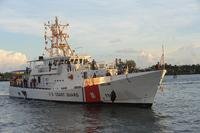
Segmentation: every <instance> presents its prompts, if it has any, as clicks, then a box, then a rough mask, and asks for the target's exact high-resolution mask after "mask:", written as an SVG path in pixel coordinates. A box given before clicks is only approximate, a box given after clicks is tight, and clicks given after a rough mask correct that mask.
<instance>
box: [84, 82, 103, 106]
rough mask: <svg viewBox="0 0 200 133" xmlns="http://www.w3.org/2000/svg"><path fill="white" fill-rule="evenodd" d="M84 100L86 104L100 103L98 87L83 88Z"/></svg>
mask: <svg viewBox="0 0 200 133" xmlns="http://www.w3.org/2000/svg"><path fill="white" fill-rule="evenodd" d="M85 98H86V102H88V103H93V102H100V100H101V99H100V92H99V86H98V85H92V86H86V87H85Z"/></svg>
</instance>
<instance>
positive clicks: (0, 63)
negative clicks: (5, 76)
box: [0, 49, 27, 72]
mask: <svg viewBox="0 0 200 133" xmlns="http://www.w3.org/2000/svg"><path fill="white" fill-rule="evenodd" d="M26 62H27V57H26V55H25V54H23V53H20V52H13V51H6V50H3V49H0V72H5V71H12V70H17V69H24V68H23V66H24V65H25V64H26Z"/></svg>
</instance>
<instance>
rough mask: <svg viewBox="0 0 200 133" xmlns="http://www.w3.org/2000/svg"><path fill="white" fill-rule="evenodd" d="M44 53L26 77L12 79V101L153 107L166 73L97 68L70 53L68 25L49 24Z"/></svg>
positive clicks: (89, 60) (32, 62)
mask: <svg viewBox="0 0 200 133" xmlns="http://www.w3.org/2000/svg"><path fill="white" fill-rule="evenodd" d="M44 26H45V34H44V40H45V52H44V54H43V56H39V58H38V60H32V61H29V63H30V67H29V68H27V69H26V72H25V74H24V75H22V76H20V77H13V79H12V80H11V86H10V89H9V92H10V96H11V97H19V98H26V99H41V100H51V101H66V102H80V103H129V104H141V105H147V106H151V105H152V103H153V100H154V97H155V94H156V92H157V89H158V85H159V84H160V83H161V82H162V79H163V77H164V74H165V72H166V71H165V70H157V71H150V72H137V73H129V74H128V73H125V72H124V73H121V72H120V73H119V70H118V69H117V67H116V66H113V67H108V66H107V65H105V64H97V63H96V61H95V60H94V59H91V57H90V56H88V55H78V54H76V53H75V51H74V50H72V49H71V47H70V45H69V44H68V42H67V40H68V38H69V35H68V34H67V33H66V32H65V30H66V29H67V28H68V26H69V24H64V25H62V24H60V23H59V21H58V18H57V17H56V18H55V22H54V23H51V22H48V23H47V24H45V25H44Z"/></svg>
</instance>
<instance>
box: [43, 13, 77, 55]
mask: <svg viewBox="0 0 200 133" xmlns="http://www.w3.org/2000/svg"><path fill="white" fill-rule="evenodd" d="M44 27H45V33H44V40H45V45H46V46H45V51H46V52H47V54H48V56H50V57H55V56H72V55H73V54H74V53H73V50H72V49H71V48H70V46H69V44H68V42H67V40H68V39H69V34H68V33H65V30H66V29H67V28H68V27H69V24H65V25H63V24H59V23H58V18H57V17H55V22H54V23H50V22H49V21H48V23H47V24H46V23H45V24H44ZM49 45H50V46H49Z"/></svg>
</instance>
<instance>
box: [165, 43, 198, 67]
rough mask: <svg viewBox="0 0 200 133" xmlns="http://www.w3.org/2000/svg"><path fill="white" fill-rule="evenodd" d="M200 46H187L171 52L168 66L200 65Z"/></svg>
mask: <svg viewBox="0 0 200 133" xmlns="http://www.w3.org/2000/svg"><path fill="white" fill-rule="evenodd" d="M199 51H200V45H194V44H193V45H186V46H183V47H181V48H178V49H177V50H175V51H173V52H170V53H169V54H168V57H167V62H168V64H177V65H184V64H200V52H199Z"/></svg>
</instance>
